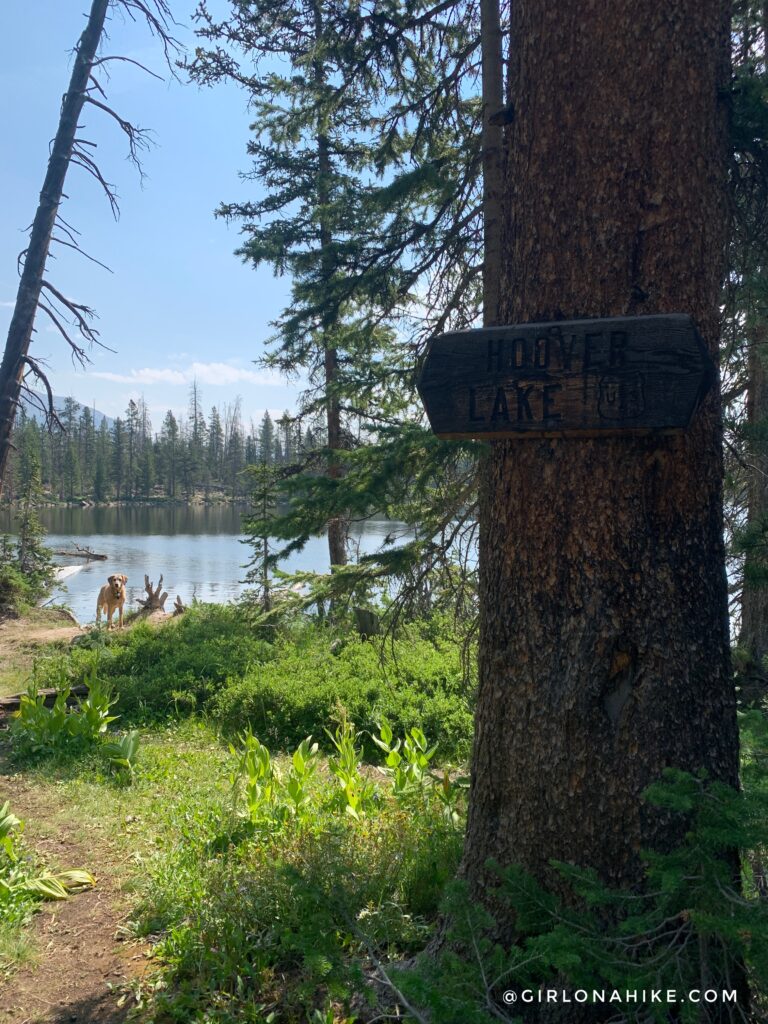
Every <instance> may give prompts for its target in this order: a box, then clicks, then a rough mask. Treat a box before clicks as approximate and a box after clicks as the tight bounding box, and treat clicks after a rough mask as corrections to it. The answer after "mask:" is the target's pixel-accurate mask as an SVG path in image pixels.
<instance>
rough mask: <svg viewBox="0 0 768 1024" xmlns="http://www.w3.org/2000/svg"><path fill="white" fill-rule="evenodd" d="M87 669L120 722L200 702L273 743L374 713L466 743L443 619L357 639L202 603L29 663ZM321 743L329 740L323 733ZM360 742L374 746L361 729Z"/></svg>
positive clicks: (61, 673) (49, 672)
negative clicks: (103, 686) (110, 694)
mask: <svg viewBox="0 0 768 1024" xmlns="http://www.w3.org/2000/svg"><path fill="white" fill-rule="evenodd" d="M94 669H95V671H96V672H97V674H98V677H99V678H100V679H101V680H103V681H104V682H105V683H108V684H109V686H110V687H111V689H112V690H113V691H114V692H115V693H116V694H117V695H118V702H117V704H116V706H115V713H117V714H119V715H121V721H122V723H123V724H124V725H128V724H147V723H150V722H158V721H163V720H167V719H168V718H169V717H172V718H179V717H184V716H188V715H190V714H195V713H197V714H202V715H205V716H206V717H208V718H210V719H211V720H212V721H213V722H214V723H215V724H216V725H217V726H219V727H220V728H222V729H223V730H224V731H226V732H227V733H228V734H229V735H231V736H232V735H235V734H236V733H237V732H238V731H240V730H242V729H244V728H246V727H251V728H252V729H253V730H254V732H256V733H257V734H258V735H259V736H260V737H261V738H262V740H263V741H264V742H267V743H268V744H270V745H271V746H274V747H276V748H278V749H285V748H289V747H294V746H296V745H297V744H298V743H300V742H301V740H302V738H303V737H304V736H306V735H307V734H308V733H310V732H317V730H318V728H319V725H318V723H320V724H321V725H322V724H329V725H330V724H334V723H335V724H337V723H338V722H339V721H341V719H342V718H343V717H344V716H345V715H346V716H348V717H349V718H350V719H351V720H352V721H354V722H355V723H356V724H357V726H358V728H360V729H363V730H367V731H370V730H372V729H373V728H374V727H375V725H376V722H377V721H379V720H380V719H381V718H386V719H388V720H389V721H390V722H391V724H392V726H393V728H394V729H395V730H396V731H397V732H399V733H403V732H404V731H405V730H407V729H411V728H413V727H415V726H418V727H420V728H422V729H424V730H425V732H427V733H428V734H429V735H433V736H436V735H439V736H440V741H441V742H440V756H441V758H443V759H447V760H453V761H459V760H462V759H464V758H466V756H467V755H468V752H469V744H470V739H471V733H472V710H471V696H472V690H471V685H470V684H469V683H468V682H467V681H466V680H465V677H464V672H463V669H462V659H461V652H460V648H459V646H458V645H457V644H456V642H455V641H454V639H453V638H452V637H451V635H450V629H449V627H448V626H447V624H443V623H441V622H439V621H433V622H429V623H412V624H410V625H408V626H406V627H404V628H403V629H402V630H401V631H400V632H399V634H398V635H397V636H396V637H395V638H394V639H393V640H388V641H382V642H380V643H377V642H372V641H364V640H362V639H360V638H358V637H357V636H356V635H355V634H354V633H353V632H342V631H341V630H340V629H335V630H334V629H331V628H329V627H328V626H327V625H323V624H318V623H317V622H313V621H311V620H308V619H306V620H305V619H297V620H295V621H293V622H292V623H289V624H286V625H283V626H280V627H278V628H274V627H268V626H263V625H261V626H259V625H253V624H252V623H251V622H250V621H249V620H248V619H247V618H246V617H244V615H243V613H242V612H241V610H240V609H238V608H236V607H232V606H216V605H201V606H196V607H193V608H192V609H190V610H189V611H187V612H185V614H184V615H183V616H181V617H179V619H177V620H172V621H170V622H169V623H168V624H166V625H164V626H162V627H161V628H158V627H157V626H152V625H148V624H144V623H142V624H139V625H136V626H134V627H132V628H131V629H130V630H126V631H125V632H124V633H122V634H111V635H109V636H108V635H107V634H106V633H105V632H104V631H101V632H97V631H93V632H92V633H91V634H89V635H88V636H87V637H86V638H84V641H83V642H82V643H81V644H79V645H78V646H77V647H76V648H75V649H73V651H72V652H71V653H70V654H69V655H67V656H66V657H62V658H59V659H56V658H54V659H48V660H47V661H45V662H42V663H40V664H39V665H38V666H37V679H38V681H39V684H40V685H41V686H42V685H45V686H60V685H62V684H63V683H67V684H69V685H74V684H76V683H79V682H82V681H84V680H86V679H87V677H88V674H89V673H90V672H92V671H93V670H94ZM318 739H319V741H320V744H321V746H322V747H323V748H324V749H326V750H330V746H329V743H328V740H327V737H326V736H325V734H324V733H323V734H321V735H318ZM363 742H364V744H365V754H366V756H367V757H369V758H375V757H376V756H377V749H376V747H375V746H374V745H373V744H372V743H371V742H370V740H369V739H368V737H367V736H365V737H364V739H363Z"/></svg>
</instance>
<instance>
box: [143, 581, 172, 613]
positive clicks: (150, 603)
mask: <svg viewBox="0 0 768 1024" xmlns="http://www.w3.org/2000/svg"><path fill="white" fill-rule="evenodd" d="M144 589H145V590H146V592H147V597H146V598H144V599H142V598H138V603H139V604H140V605H141V607H142V609H143V610H144V611H145V612H157V611H160V612H163V611H165V608H164V605H165V602H166V600H167V598H168V591H167V590H164V591H163V593H162V594H161V593H160V591H161V590H163V577H162V575H161V576H160V579H159V580H158V583H157V586H156V587H155V588H154V589H153V588H152V584H151V583H150V581H149V576H146V575H145V576H144Z"/></svg>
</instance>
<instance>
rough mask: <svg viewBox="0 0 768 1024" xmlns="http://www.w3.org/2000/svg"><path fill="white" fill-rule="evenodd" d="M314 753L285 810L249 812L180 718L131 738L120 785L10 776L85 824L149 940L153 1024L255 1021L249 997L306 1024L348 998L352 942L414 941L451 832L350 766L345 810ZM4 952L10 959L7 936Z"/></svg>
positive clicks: (220, 763)
mask: <svg viewBox="0 0 768 1024" xmlns="http://www.w3.org/2000/svg"><path fill="white" fill-rule="evenodd" d="M349 735H350V736H351V732H350V733H349ZM316 760H317V761H318V763H317V767H316V771H315V772H313V773H311V776H312V777H311V785H310V784H308V785H309V788H308V792H310V791H311V799H309V800H308V801H307V803H306V805H302V809H301V810H300V812H299V813H294V814H289V813H285V812H284V810H279V809H278V810H276V808H277V804H275V805H274V806H273V804H271V803H270V802H269V800H267V801H266V802H265V803H263V805H262V804H259V803H258V801H257V802H256V804H248V802H247V801H246V798H245V789H244V786H243V779H242V778H240V777H238V765H239V755H238V753H236V752H233V751H232V750H231V749H230V748H229V745H228V744H227V743H226V742H225V741H224V740H223V739H222V738H221V735H220V733H218V732H216V731H215V730H214V729H213V728H212V727H211V725H210V724H206V723H203V722H200V721H199V720H196V719H194V718H190V719H187V720H182V721H179V722H174V723H170V724H168V725H164V726H157V727H155V728H153V729H149V730H147V731H145V733H144V735H143V737H142V747H141V750H140V754H139V758H138V761H137V765H136V770H135V773H134V776H133V781H132V782H130V783H128V782H127V781H126V779H125V778H124V777H120V776H115V775H114V774H113V773H111V772H109V771H108V770H107V769H106V768H105V766H104V763H103V761H102V760H100V759H99V758H98V757H97V756H96V754H95V753H91V754H88V753H85V754H83V753H82V752H81V753H80V754H79V755H78V756H77V757H73V758H67V756H65V755H64V754H62V753H61V752H60V753H58V754H56V755H54V756H53V757H49V758H47V759H46V760H45V761H42V762H39V763H37V764H35V763H31V764H29V765H27V766H26V767H25V768H24V774H25V777H26V780H27V781H28V782H33V783H34V785H35V789H36V790H37V791H38V792H39V793H40V794H41V796H42V798H43V799H42V801H41V802H42V803H44V804H47V805H49V806H55V807H57V808H58V811H57V812H56V813H55V814H54V815H53V817H52V819H51V822H50V824H51V826H52V827H53V828H54V829H55V827H56V816H57V815H59V816H60V817H61V820H62V821H63V820H64V819H66V821H67V822H68V824H69V826H70V828H72V826H73V825H74V826H75V833H74V834H75V836H76V837H78V838H82V840H84V841H88V840H89V838H90V842H91V843H92V842H93V841H94V840H93V835H94V830H96V832H97V834H98V836H99V838H98V842H99V845H100V846H101V847H102V848H104V849H106V850H108V851H109V859H110V861H111V862H112V864H113V870H114V872H115V874H116V876H117V877H118V879H119V881H120V884H121V887H122V888H123V890H124V891H129V892H130V891H133V893H134V899H135V915H134V922H133V929H134V931H135V933H136V934H137V935H150V936H158V935H161V936H162V940H161V942H160V943H159V945H158V946H157V948H156V955H155V962H156V964H157V965H158V966H159V968H160V975H159V985H158V986H157V987H156V983H152V984H150V985H149V986H148V988H147V992H146V993H145V998H147V999H149V1000H150V1002H151V1004H152V1006H153V1007H154V1009H153V1011H152V1012H153V1013H155V1014H156V1015H157V1019H158V1020H163V1021H187V1020H192V1019H196V1018H195V1015H196V1014H198V1013H206V1014H209V1016H208V1017H206V1019H210V1020H211V1021H221V1022H225V1021H229V1020H233V1021H234V1020H238V1021H241V1020H242V1021H253V1022H256V1021H261V1020H264V1021H266V1019H267V1016H265V1015H264V1014H262V1011H261V1010H258V1011H257V1009H256V1007H257V1006H261V1005H262V1004H263V1006H264V1007H271V1009H270V1010H269V1012H277V1010H278V1009H279V1013H278V1015H277V1016H276V1017H275V1018H274V1020H275V1021H278V1020H280V1021H286V1022H288V1021H290V1022H293V1021H296V1022H298V1021H302V1022H304V1021H305V1020H307V1019H308V1015H310V1014H311V1013H313V1012H314V1011H315V1010H317V1011H318V1012H322V1013H325V1012H326V1010H327V1009H328V1008H329V1007H330V1006H331V1005H337V1006H342V1004H344V1003H345V1000H346V1002H347V1003H348V1001H349V1000H348V997H349V995H350V993H351V992H353V991H354V989H355V986H356V982H355V978H358V979H359V977H360V976H361V972H362V963H363V962H364V960H365V943H364V942H363V940H362V939H361V938H360V934H359V933H363V932H364V934H365V935H366V936H372V937H373V938H374V940H375V942H376V944H377V946H378V947H380V948H382V949H384V950H386V951H387V952H388V953H390V954H392V955H404V954H406V953H408V952H412V951H415V950H416V949H418V948H419V947H420V946H421V945H422V944H423V942H424V941H425V938H426V936H427V935H428V934H429V930H430V927H431V924H430V923H431V922H432V921H433V920H434V918H435V915H436V912H437V906H438V903H439V899H440V895H441V893H442V888H443V886H444V885H445V883H446V882H447V881H448V879H449V878H450V877H451V875H452V874H453V872H454V871H455V868H456V865H457V862H458V856H459V851H460V846H461V831H460V828H459V827H457V825H456V824H455V823H452V822H450V821H449V820H448V819H447V818H446V817H445V815H444V813H443V812H442V810H441V807H440V805H439V802H438V801H436V800H434V799H432V798H431V797H429V796H425V795H424V794H423V793H422V794H421V795H419V794H418V793H416V794H412V795H411V796H410V797H406V799H405V800H396V799H394V798H393V797H391V796H387V793H388V791H389V787H390V785H391V784H390V782H389V780H388V778H387V777H385V776H384V775H383V774H382V772H381V771H380V770H378V769H372V768H365V767H364V766H363V767H359V768H358V769H357V770H358V771H359V777H358V785H359V786H361V787H362V788H364V789H366V791H367V792H368V797H367V798H366V801H367V802H366V803H365V806H361V807H360V813H359V815H358V816H357V817H354V816H352V815H350V814H349V813H346V799H347V798H346V796H345V795H343V794H342V790H341V787H340V784H339V779H338V775H336V774H334V770H333V769H334V764H335V763H336V762H334V761H333V760H332V759H331V760H327V759H325V758H321V759H320V758H317V759H316ZM338 760H339V758H338V756H337V761H338ZM270 765H271V768H270V770H271V771H274V773H275V777H277V776H281V777H282V778H283V779H284V780H287V779H288V778H289V776H290V775H291V774H292V772H294V761H293V760H292V759H291V758H290V757H289V756H287V755H285V754H280V755H277V756H275V757H274V758H272V759H271V760H270ZM414 800H415V802H414ZM83 866H84V867H88V865H87V864H86V865H83ZM14 940H15V941H17V942H18V943H19V945H18V948H17V949H16V950H15V951H14V948H13V941H14ZM7 955H8V957H9V958H12V957H16V958H18V957H19V956H22V955H24V950H23V936H21V935H20V933H19V932H18V930H17V932H16V933H15V937H9V940H8V954H7ZM264 1013H265V1014H266V1013H267V1011H266V1010H265V1011H264ZM339 1019H340V1020H343V1019H344V1018H343V1017H341V1018H339Z"/></svg>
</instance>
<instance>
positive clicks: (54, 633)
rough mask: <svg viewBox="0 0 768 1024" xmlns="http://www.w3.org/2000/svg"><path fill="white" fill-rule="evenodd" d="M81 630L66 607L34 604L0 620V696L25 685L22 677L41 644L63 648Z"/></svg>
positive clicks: (46, 646) (40, 648)
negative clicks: (27, 610) (19, 615)
mask: <svg viewBox="0 0 768 1024" xmlns="http://www.w3.org/2000/svg"><path fill="white" fill-rule="evenodd" d="M84 632H85V630H84V629H83V627H82V626H79V625H78V623H77V620H76V619H75V618H74V617H73V616H72V615H71V614H70V613H69V612H67V611H65V610H63V609H60V608H55V609H48V608H36V609H35V610H34V611H32V612H30V613H29V614H27V615H25V616H24V618H22V619H5V620H3V621H2V622H0V697H1V696H4V695H5V694H8V693H15V692H17V691H18V690H19V689H22V690H23V689H24V688H25V677H26V676H27V675H29V674H31V671H32V664H33V662H34V660H35V658H36V657H38V656H39V655H40V654H41V653H42V652H43V650H44V649H45V648H48V649H49V650H50V649H51V647H52V646H55V647H57V648H59V649H61V650H65V649H66V648H67V647H68V646H69V644H70V643H71V642H72V640H74V638H75V637H77V636H81V635H82V634H83V633H84Z"/></svg>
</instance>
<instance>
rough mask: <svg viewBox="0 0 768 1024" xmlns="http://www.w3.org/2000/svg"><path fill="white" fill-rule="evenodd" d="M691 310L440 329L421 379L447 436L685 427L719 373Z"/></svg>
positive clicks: (432, 418)
mask: <svg viewBox="0 0 768 1024" xmlns="http://www.w3.org/2000/svg"><path fill="white" fill-rule="evenodd" d="M714 372H715V370H714V365H713V363H712V361H711V359H710V357H709V354H708V352H707V350H706V348H705V347H704V343H703V341H702V340H701V338H700V337H699V334H698V332H697V330H696V328H695V327H694V325H693V321H692V320H691V318H690V317H689V316H686V315H685V314H668V315H659V316H636V317H611V318H605V319H600V320H560V321H553V322H551V323H542V324H522V325H519V326H514V327H483V328H480V329H477V330H471V331H458V332H455V333H452V334H441V335H439V336H438V337H436V338H433V339H432V341H431V342H430V344H429V348H428V350H427V354H426V358H425V360H424V366H423V368H422V371H421V376H420V378H419V382H418V390H419V395H420V396H421V400H422V402H423V403H424V408H425V409H426V411H427V416H428V417H429V422H430V425H431V427H432V430H433V431H434V432H435V434H437V436H438V437H442V438H456V439H458V438H481V439H482V438H487V439H491V438H500V437H552V436H554V437H557V436H562V435H576V436H579V435H580V436H583V437H597V436H603V435H609V434H638V433H648V432H651V431H663V432H665V433H673V432H678V431H682V430H685V428H686V427H687V426H688V424H689V423H690V420H691V417H692V416H693V414H694V412H695V411H696V408H697V406H698V405H699V402H700V401H701V399H702V397H703V396H704V394H706V392H707V390H708V388H709V387H710V386H711V384H712V381H713V379H714Z"/></svg>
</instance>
